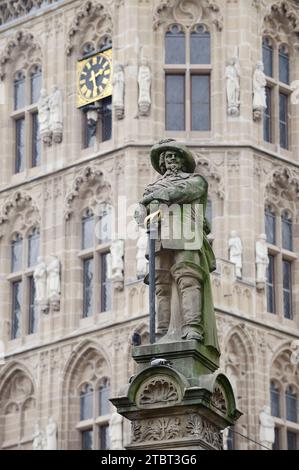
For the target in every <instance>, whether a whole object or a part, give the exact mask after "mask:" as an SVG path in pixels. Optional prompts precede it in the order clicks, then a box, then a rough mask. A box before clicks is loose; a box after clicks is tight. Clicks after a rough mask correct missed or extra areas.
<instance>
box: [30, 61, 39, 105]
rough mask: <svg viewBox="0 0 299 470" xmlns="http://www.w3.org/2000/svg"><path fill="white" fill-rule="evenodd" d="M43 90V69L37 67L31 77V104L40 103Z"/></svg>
mask: <svg viewBox="0 0 299 470" xmlns="http://www.w3.org/2000/svg"><path fill="white" fill-rule="evenodd" d="M41 88H42V71H41V68H40V67H39V66H38V65H37V66H35V67H34V69H33V70H32V71H31V77H30V91H31V104H33V103H37V102H38V100H39V97H40V91H41Z"/></svg>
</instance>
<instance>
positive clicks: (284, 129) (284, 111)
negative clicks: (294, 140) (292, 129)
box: [279, 93, 289, 149]
mask: <svg viewBox="0 0 299 470" xmlns="http://www.w3.org/2000/svg"><path fill="white" fill-rule="evenodd" d="M279 136H280V146H281V147H282V148H284V149H287V148H288V146H289V142H288V140H289V139H288V96H287V95H285V94H284V93H279Z"/></svg>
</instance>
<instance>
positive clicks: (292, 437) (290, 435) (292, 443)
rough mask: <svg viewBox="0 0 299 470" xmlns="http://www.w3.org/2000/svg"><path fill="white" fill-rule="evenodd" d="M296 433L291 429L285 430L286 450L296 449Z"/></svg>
mask: <svg viewBox="0 0 299 470" xmlns="http://www.w3.org/2000/svg"><path fill="white" fill-rule="evenodd" d="M297 442H298V434H297V433H295V432H292V431H287V444H288V450H298V449H299V448H298V445H297Z"/></svg>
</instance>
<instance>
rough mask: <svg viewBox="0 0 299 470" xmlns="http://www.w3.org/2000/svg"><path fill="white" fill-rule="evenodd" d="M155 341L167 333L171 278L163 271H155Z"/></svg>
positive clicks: (167, 272)
mask: <svg viewBox="0 0 299 470" xmlns="http://www.w3.org/2000/svg"><path fill="white" fill-rule="evenodd" d="M156 298H157V331H156V336H157V339H161V338H162V337H163V336H165V335H166V334H167V332H168V328H169V322H170V299H171V277H170V273H169V271H167V270H165V269H157V270H156Z"/></svg>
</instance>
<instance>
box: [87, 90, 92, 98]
mask: <svg viewBox="0 0 299 470" xmlns="http://www.w3.org/2000/svg"><path fill="white" fill-rule="evenodd" d="M90 97H91V90H87V93H86V98H90Z"/></svg>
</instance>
